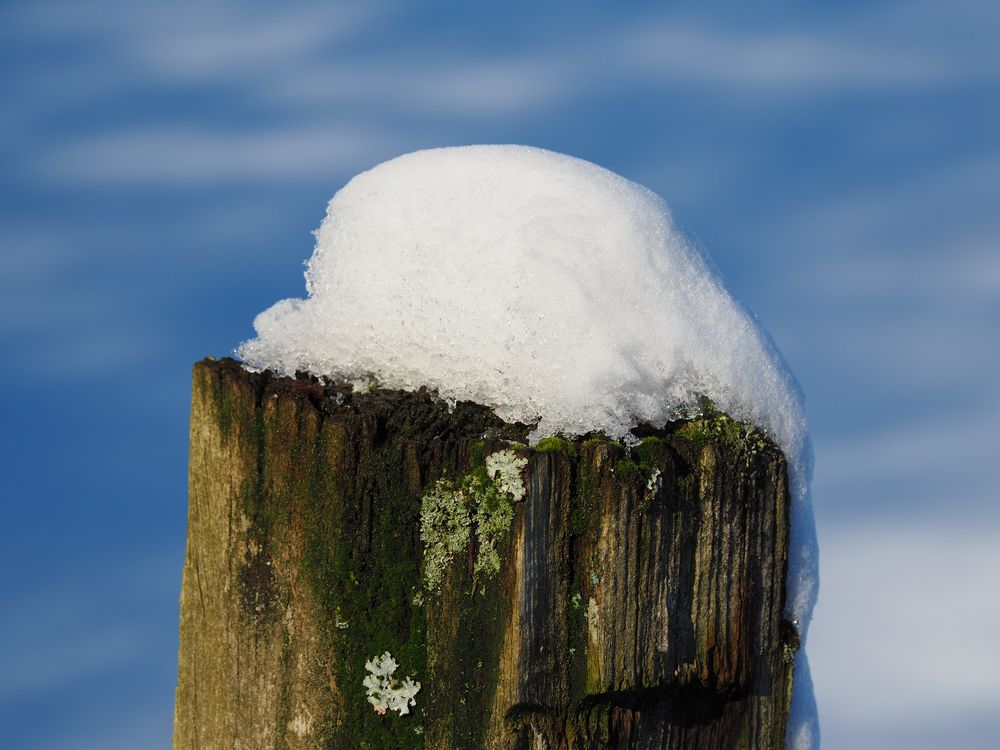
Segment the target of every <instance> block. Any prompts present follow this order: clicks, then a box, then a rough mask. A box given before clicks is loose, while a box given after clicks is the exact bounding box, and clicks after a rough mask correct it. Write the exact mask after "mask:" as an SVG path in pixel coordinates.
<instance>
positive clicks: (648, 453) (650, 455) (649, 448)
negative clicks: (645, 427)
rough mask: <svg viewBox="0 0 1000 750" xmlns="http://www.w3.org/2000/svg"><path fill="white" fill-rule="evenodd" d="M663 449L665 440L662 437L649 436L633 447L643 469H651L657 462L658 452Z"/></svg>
mask: <svg viewBox="0 0 1000 750" xmlns="http://www.w3.org/2000/svg"><path fill="white" fill-rule="evenodd" d="M662 449H663V440H662V439H661V438H658V437H647V438H643V439H642V441H641V442H640V443H639V445H637V446H636V447H635V448H633V453H634V455H635V457H636V461H637V463H638V464H639V466H640V467H641V468H643V469H649V468H651V467H652V466H653V465H654V463H655V462H656V456H657V453H658V452H659V451H661V450H662Z"/></svg>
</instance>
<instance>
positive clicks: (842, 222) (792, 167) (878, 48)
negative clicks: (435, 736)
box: [0, 0, 1000, 750]
mask: <svg viewBox="0 0 1000 750" xmlns="http://www.w3.org/2000/svg"><path fill="white" fill-rule="evenodd" d="M540 5H541V4H533V5H525V6H523V7H521V6H519V5H518V4H516V3H513V2H506V3H495V4H491V5H488V6H487V5H483V4H480V3H464V4H456V5H443V4H436V3H422V4H420V5H419V7H416V6H415V5H414V4H409V3H384V2H365V3H357V4H355V5H338V4H334V3H330V2H325V3H321V4H316V5H312V6H310V5H308V4H297V5H295V6H294V7H291V6H288V7H286V6H285V5H284V4H281V5H279V4H271V3H253V2H249V3H248V2H239V3H237V2H198V3H193V2H172V3H155V4H153V3H149V4H147V3H142V2H134V1H133V2H126V1H125V0H96V1H95V2H89V3H79V2H72V1H64V2H59V1H56V2H44V1H43V2H31V3H29V2H8V3H4V4H3V6H2V8H0V165H2V167H0V347H2V348H0V351H2V352H3V355H4V358H3V362H2V368H0V394H2V396H3V400H4V404H3V409H2V412H0V413H2V417H0V420H2V421H0V424H2V429H0V456H2V470H3V476H4V482H3V485H4V487H3V490H2V492H0V497H2V498H3V522H2V523H0V576H2V579H0V585H2V590H3V603H2V605H0V722H2V727H3V730H2V731H3V737H4V739H3V745H4V747H8V748H14V749H17V750H43V749H44V750H48V749H49V748H52V749H57V748H58V749H59V750H77V749H83V748H87V749H91V748H95V749H100V750H132V749H139V750H145V749H149V750H159V749H165V748H168V747H169V743H170V733H171V720H172V712H173V691H174V685H175V680H176V669H177V661H176V658H177V657H176V652H177V623H178V609H177V597H178V594H179V591H180V581H181V566H182V559H183V552H184V537H185V519H186V497H185V494H186V460H187V455H186V452H187V418H188V401H189V397H190V368H191V365H192V363H193V362H195V361H196V360H198V359H200V358H201V357H203V356H205V355H208V354H212V355H215V356H222V355H226V354H228V353H230V352H231V351H232V349H233V347H234V346H236V345H237V344H238V343H239V342H240V341H242V340H243V339H245V338H248V337H249V336H250V335H251V334H252V321H253V318H254V316H255V315H256V314H257V313H258V312H259V311H261V310H263V309H264V308H265V307H267V306H269V305H270V304H271V303H273V302H274V301H276V300H278V299H280V298H283V297H290V296H301V295H302V294H303V293H304V286H303V279H302V271H303V267H302V262H303V261H304V260H305V259H306V258H308V257H309V255H310V254H311V251H312V237H311V234H310V232H311V231H312V230H313V229H314V228H316V227H317V226H318V225H319V223H320V221H321V220H322V218H323V215H324V210H325V206H326V203H327V201H328V200H329V198H330V197H331V196H332V195H333V193H334V192H335V191H336V190H337V189H338V188H340V187H341V186H342V185H343V184H344V183H345V182H346V181H347V180H348V179H349V178H350V177H351V176H352V175H354V174H355V173H357V172H358V171H361V170H363V169H366V168H368V167H371V166H373V165H375V164H376V163H378V162H381V161H383V160H385V159H388V158H391V157H393V156H396V155H398V154H401V153H403V152H407V151H411V150H414V149H418V148H425V147H432V146H443V145H457V144H468V143H506V142H513V143H525V144H531V145H535V146H541V147H544V148H549V149H553V150H556V151H561V152H565V153H568V154H572V155H574V156H578V157H582V158H584V159H589V160H591V161H594V162H597V163H598V164H601V165H603V166H605V167H608V168H609V169H611V170H613V171H615V172H618V173H620V174H622V175H624V176H626V177H629V178H631V179H633V180H636V181H638V182H640V183H642V184H644V185H647V186H648V187H650V188H652V189H653V190H655V191H656V192H657V193H659V194H661V195H662V196H664V197H665V198H666V199H667V201H668V202H669V203H670V204H671V206H672V207H673V208H674V209H675V211H676V213H677V214H678V216H679V217H680V219H681V220H682V221H683V222H684V223H685V224H686V225H687V226H688V227H690V229H691V231H692V232H693V233H694V234H695V235H697V236H698V237H699V238H700V240H701V241H702V242H703V244H704V245H705V247H706V248H707V250H708V252H709V253H710V254H711V255H712V256H713V258H714V259H715V261H716V262H717V264H718V265H719V267H720V268H721V270H722V273H723V275H724V276H725V278H726V279H727V280H728V282H729V284H730V286H731V288H732V290H733V291H734V292H735V294H736V295H737V296H738V297H740V298H741V299H742V300H743V301H744V302H745V303H746V304H747V305H748V306H749V307H750V308H751V309H752V310H754V311H755V312H756V314H757V315H758V317H759V318H760V320H761V322H762V323H763V325H764V327H765V328H766V329H768V330H769V331H770V332H771V334H772V335H773V337H774V339H775V340H776V342H777V343H778V346H779V347H780V348H781V349H782V351H783V352H784V354H785V356H786V358H787V359H788V361H789V363H790V365H791V367H792V369H793V370H794V372H795V373H796V374H797V376H798V378H799V380H800V382H801V384H802V387H803V389H804V391H805V393H806V395H807V398H808V401H809V416H810V421H811V427H812V434H813V440H814V443H815V449H816V456H817V460H816V475H815V482H814V492H813V495H814V502H815V509H816V517H817V523H818V531H819V540H820V551H821V565H822V568H821V573H822V580H821V591H820V601H819V605H818V607H817V610H816V614H815V619H814V623H813V628H812V631H811V634H810V638H809V654H810V659H811V663H812V674H813V680H814V682H815V690H816V697H817V700H818V703H819V711H820V722H821V726H822V732H823V744H824V747H825V748H828V749H829V748H850V749H851V750H867V749H871V750H876V749H877V750H886V749H890V748H907V749H913V748H916V749H919V748H935V749H936V748H945V747H946V748H974V749H979V748H982V749H986V748H996V747H997V745H996V742H997V740H996V738H997V736H998V735H1000V644H998V639H997V634H998V633H1000V584H998V581H1000V523H998V521H1000V512H998V506H997V499H998V496H1000V492H998V489H997V487H998V483H997V479H996V477H995V475H994V473H993V472H994V471H995V470H996V464H997V452H998V449H997V445H998V443H1000V387H998V371H1000V346H998V340H1000V335H998V330H1000V54H998V52H997V50H998V48H1000V6H998V5H997V4H996V3H993V2H988V1H987V0H982V1H972V0H970V1H966V0H953V1H952V2H949V3H939V2H920V1H917V2H906V3H891V2H865V3H856V2H842V3H837V4H835V6H834V4H824V5H822V6H820V5H819V4H816V5H812V4H802V3H796V4H772V3H754V4H753V5H752V7H750V6H749V5H745V6H741V7H740V9H736V10H732V9H730V10H728V11H725V12H723V11H713V10H709V9H707V8H706V7H705V4H690V5H688V4H684V3H673V4H671V9H670V10H663V9H660V8H658V7H657V6H654V5H652V4H648V5H647V4H643V3H632V4H629V5H628V6H625V5H623V4H611V3H608V4H606V5H604V6H603V7H602V8H596V7H591V8H587V9H584V8H582V7H578V6H577V5H574V6H569V5H565V6H560V5H548V4H546V7H545V8H544V9H543V8H540V7H539V6H540ZM807 6H808V7H807Z"/></svg>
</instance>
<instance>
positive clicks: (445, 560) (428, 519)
mask: <svg viewBox="0 0 1000 750" xmlns="http://www.w3.org/2000/svg"><path fill="white" fill-rule="evenodd" d="M527 463H528V462H527V459H525V458H522V457H520V456H518V455H517V453H515V452H514V451H512V450H501V451H497V452H495V453H491V454H490V455H489V456H487V457H486V460H485V467H477V468H474V469H473V470H472V471H470V472H469V473H468V474H466V475H465V476H463V477H462V478H461V479H459V480H458V481H457V482H455V481H451V480H448V479H439V480H438V481H437V482H435V483H434V485H433V486H432V487H431V488H430V489H429V490H428V491H427V492H426V493H425V494H424V496H423V498H422V500H421V504H420V538H421V540H422V541H423V543H424V585H425V587H426V588H427V589H428V590H429V591H435V590H438V589H439V588H440V586H441V582H442V581H443V580H444V575H445V572H446V570H447V568H448V565H449V563H450V562H451V561H452V559H454V557H455V555H457V554H459V553H461V552H462V551H463V550H465V549H466V548H467V547H468V545H469V543H470V542H471V541H472V534H473V533H475V538H476V541H477V542H478V545H479V552H478V554H477V555H476V560H475V563H474V564H473V577H474V579H476V580H479V579H481V578H490V577H492V576H494V575H496V574H497V573H499V572H500V563H501V560H500V547H501V544H502V543H503V540H504V539H505V538H506V536H507V534H508V533H509V531H510V526H511V522H512V521H513V519H514V507H513V504H514V503H515V502H519V501H520V500H523V499H524V496H525V494H526V490H525V487H524V479H523V478H522V473H523V471H524V468H525V467H526V466H527Z"/></svg>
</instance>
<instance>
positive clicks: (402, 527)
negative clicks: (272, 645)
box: [301, 432, 427, 748]
mask: <svg viewBox="0 0 1000 750" xmlns="http://www.w3.org/2000/svg"><path fill="white" fill-rule="evenodd" d="M327 441H332V442H333V443H334V444H332V445H331V444H329V443H328V442H327ZM337 441H338V438H337V437H336V436H335V435H333V434H329V433H326V432H324V433H323V434H321V436H320V438H319V441H318V445H317V447H316V449H315V452H314V453H313V460H312V462H311V465H312V467H313V470H312V471H311V472H309V473H308V477H309V482H308V487H307V489H306V492H305V493H304V495H303V496H302V498H301V499H302V501H303V505H304V507H303V517H302V532H303V533H304V535H305V540H304V541H305V554H304V559H303V567H302V573H303V576H304V577H305V579H306V581H307V583H308V584H309V586H310V588H311V589H312V591H313V594H314V596H315V597H316V599H317V603H318V606H319V608H320V610H321V613H322V627H321V632H322V635H323V638H324V641H325V643H324V646H323V650H324V652H326V653H328V654H330V657H329V659H330V661H329V664H328V667H329V668H330V669H332V673H333V676H334V678H335V682H336V685H337V687H338V688H339V690H340V691H341V692H342V694H343V696H344V698H345V699H346V701H347V702H348V703H349V704H350V705H355V706H365V707H368V703H367V699H366V696H365V690H364V686H363V684H362V682H363V680H364V678H365V675H366V674H367V673H366V671H365V668H364V665H365V662H366V661H367V660H368V659H371V658H372V657H373V656H375V655H377V654H380V653H383V652H384V651H387V650H388V651H391V652H392V654H393V656H394V657H396V659H397V660H398V661H399V664H400V669H401V670H402V671H404V672H405V673H406V674H413V675H414V676H415V678H416V679H417V680H418V681H419V680H422V679H425V675H426V674H427V652H426V620H425V618H424V615H423V612H422V611H421V610H420V609H419V608H417V607H414V606H413V605H412V604H411V598H412V592H413V591H414V590H415V589H416V588H417V587H419V586H420V577H419V576H420V573H419V566H417V565H415V564H414V563H415V561H416V560H418V559H419V556H420V551H419V542H418V540H416V539H415V538H414V536H413V534H412V533H411V532H410V529H412V528H413V527H414V526H413V524H414V522H415V521H416V513H417V509H416V504H415V498H413V497H412V495H410V494H409V493H408V492H407V490H406V487H405V477H406V476H407V471H406V468H407V467H406V466H405V458H404V455H405V454H404V451H403V450H402V449H401V448H400V447H398V446H395V445H393V444H392V443H389V444H386V445H385V446H383V447H382V448H381V449H380V450H377V451H375V452H373V453H372V454H370V455H364V452H362V455H360V456H359V457H358V459H357V464H356V465H354V466H344V467H342V470H341V471H340V472H338V471H336V467H334V466H331V465H330V462H329V460H328V459H327V456H328V455H329V454H330V453H334V454H335V453H336V451H337V449H338V448H339V445H337V444H336V443H337ZM347 498H352V500H350V501H347ZM354 498H357V500H356V501H355V500H354ZM359 505H360V506H361V507H365V508H367V509H368V512H367V513H362V514H358V513H357V509H358V507H359ZM331 539H333V540H336V541H335V542H331ZM345 621H346V622H349V623H350V625H349V627H348V628H339V627H338V626H337V623H338V622H340V623H342V622H345ZM421 697H422V696H418V699H417V706H416V707H415V708H414V710H413V713H412V714H411V715H408V716H405V717H399V716H396V715H391V716H380V715H378V714H377V713H375V712H374V711H364V710H362V711H356V710H352V711H351V712H350V715H351V716H352V717H354V718H353V720H352V721H350V722H345V723H340V724H337V723H334V722H332V721H331V720H329V717H327V720H325V721H323V722H322V724H323V726H324V730H323V731H324V732H325V733H327V734H328V735H329V737H330V741H329V745H330V746H332V747H364V746H368V747H372V748H381V747H394V748H397V747H398V748H422V747H423V744H424V742H423V737H422V736H421V735H418V734H415V733H414V732H413V727H414V726H416V725H418V724H420V723H421V722H422V720H423V715H422V701H421V699H420V698H421Z"/></svg>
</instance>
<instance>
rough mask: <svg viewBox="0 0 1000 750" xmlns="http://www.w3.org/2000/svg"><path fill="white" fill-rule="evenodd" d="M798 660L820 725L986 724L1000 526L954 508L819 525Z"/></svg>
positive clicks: (993, 677)
mask: <svg viewBox="0 0 1000 750" xmlns="http://www.w3.org/2000/svg"><path fill="white" fill-rule="evenodd" d="M819 531H820V544H821V549H822V553H823V571H824V574H823V582H822V592H821V596H820V601H819V605H818V606H817V610H816V616H815V619H814V621H813V625H812V629H811V631H810V636H809V657H810V662H811V664H812V671H813V678H814V681H815V686H816V693H817V699H818V702H819V705H820V711H821V719H822V721H823V724H831V725H834V726H838V727H841V728H844V731H849V730H851V729H856V730H863V731H864V732H867V733H872V734H875V733H878V732H879V731H886V730H891V731H892V732H893V733H895V734H896V735H899V733H900V732H901V731H903V728H919V727H921V726H924V727H933V726H936V725H938V726H939V725H947V724H949V723H950V722H955V721H959V722H960V721H961V720H962V719H963V718H964V717H966V716H967V715H969V714H980V715H990V714H991V713H992V715H993V717H994V720H993V721H994V728H996V729H1000V725H998V723H997V714H996V713H995V709H996V696H998V695H1000V644H998V642H997V639H996V634H997V633H998V632H1000V599H998V598H997V596H996V581H997V580H1000V530H998V529H997V528H996V527H991V526H989V525H983V524H978V523H976V521H975V520H974V519H972V518H965V517H962V516H960V515H958V516H955V517H953V518H952V519H951V520H950V521H949V522H942V521H940V520H939V519H935V520H931V521H928V520H925V519H919V518H912V514H911V516H910V519H909V520H908V519H907V516H905V515H900V514H896V515H894V516H893V517H892V518H890V519H885V520H882V521H870V520H869V521H865V522H859V521H855V522H854V523H853V524H851V525H847V524H842V525H835V524H830V523H826V524H823V523H821V524H820V527H819Z"/></svg>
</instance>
